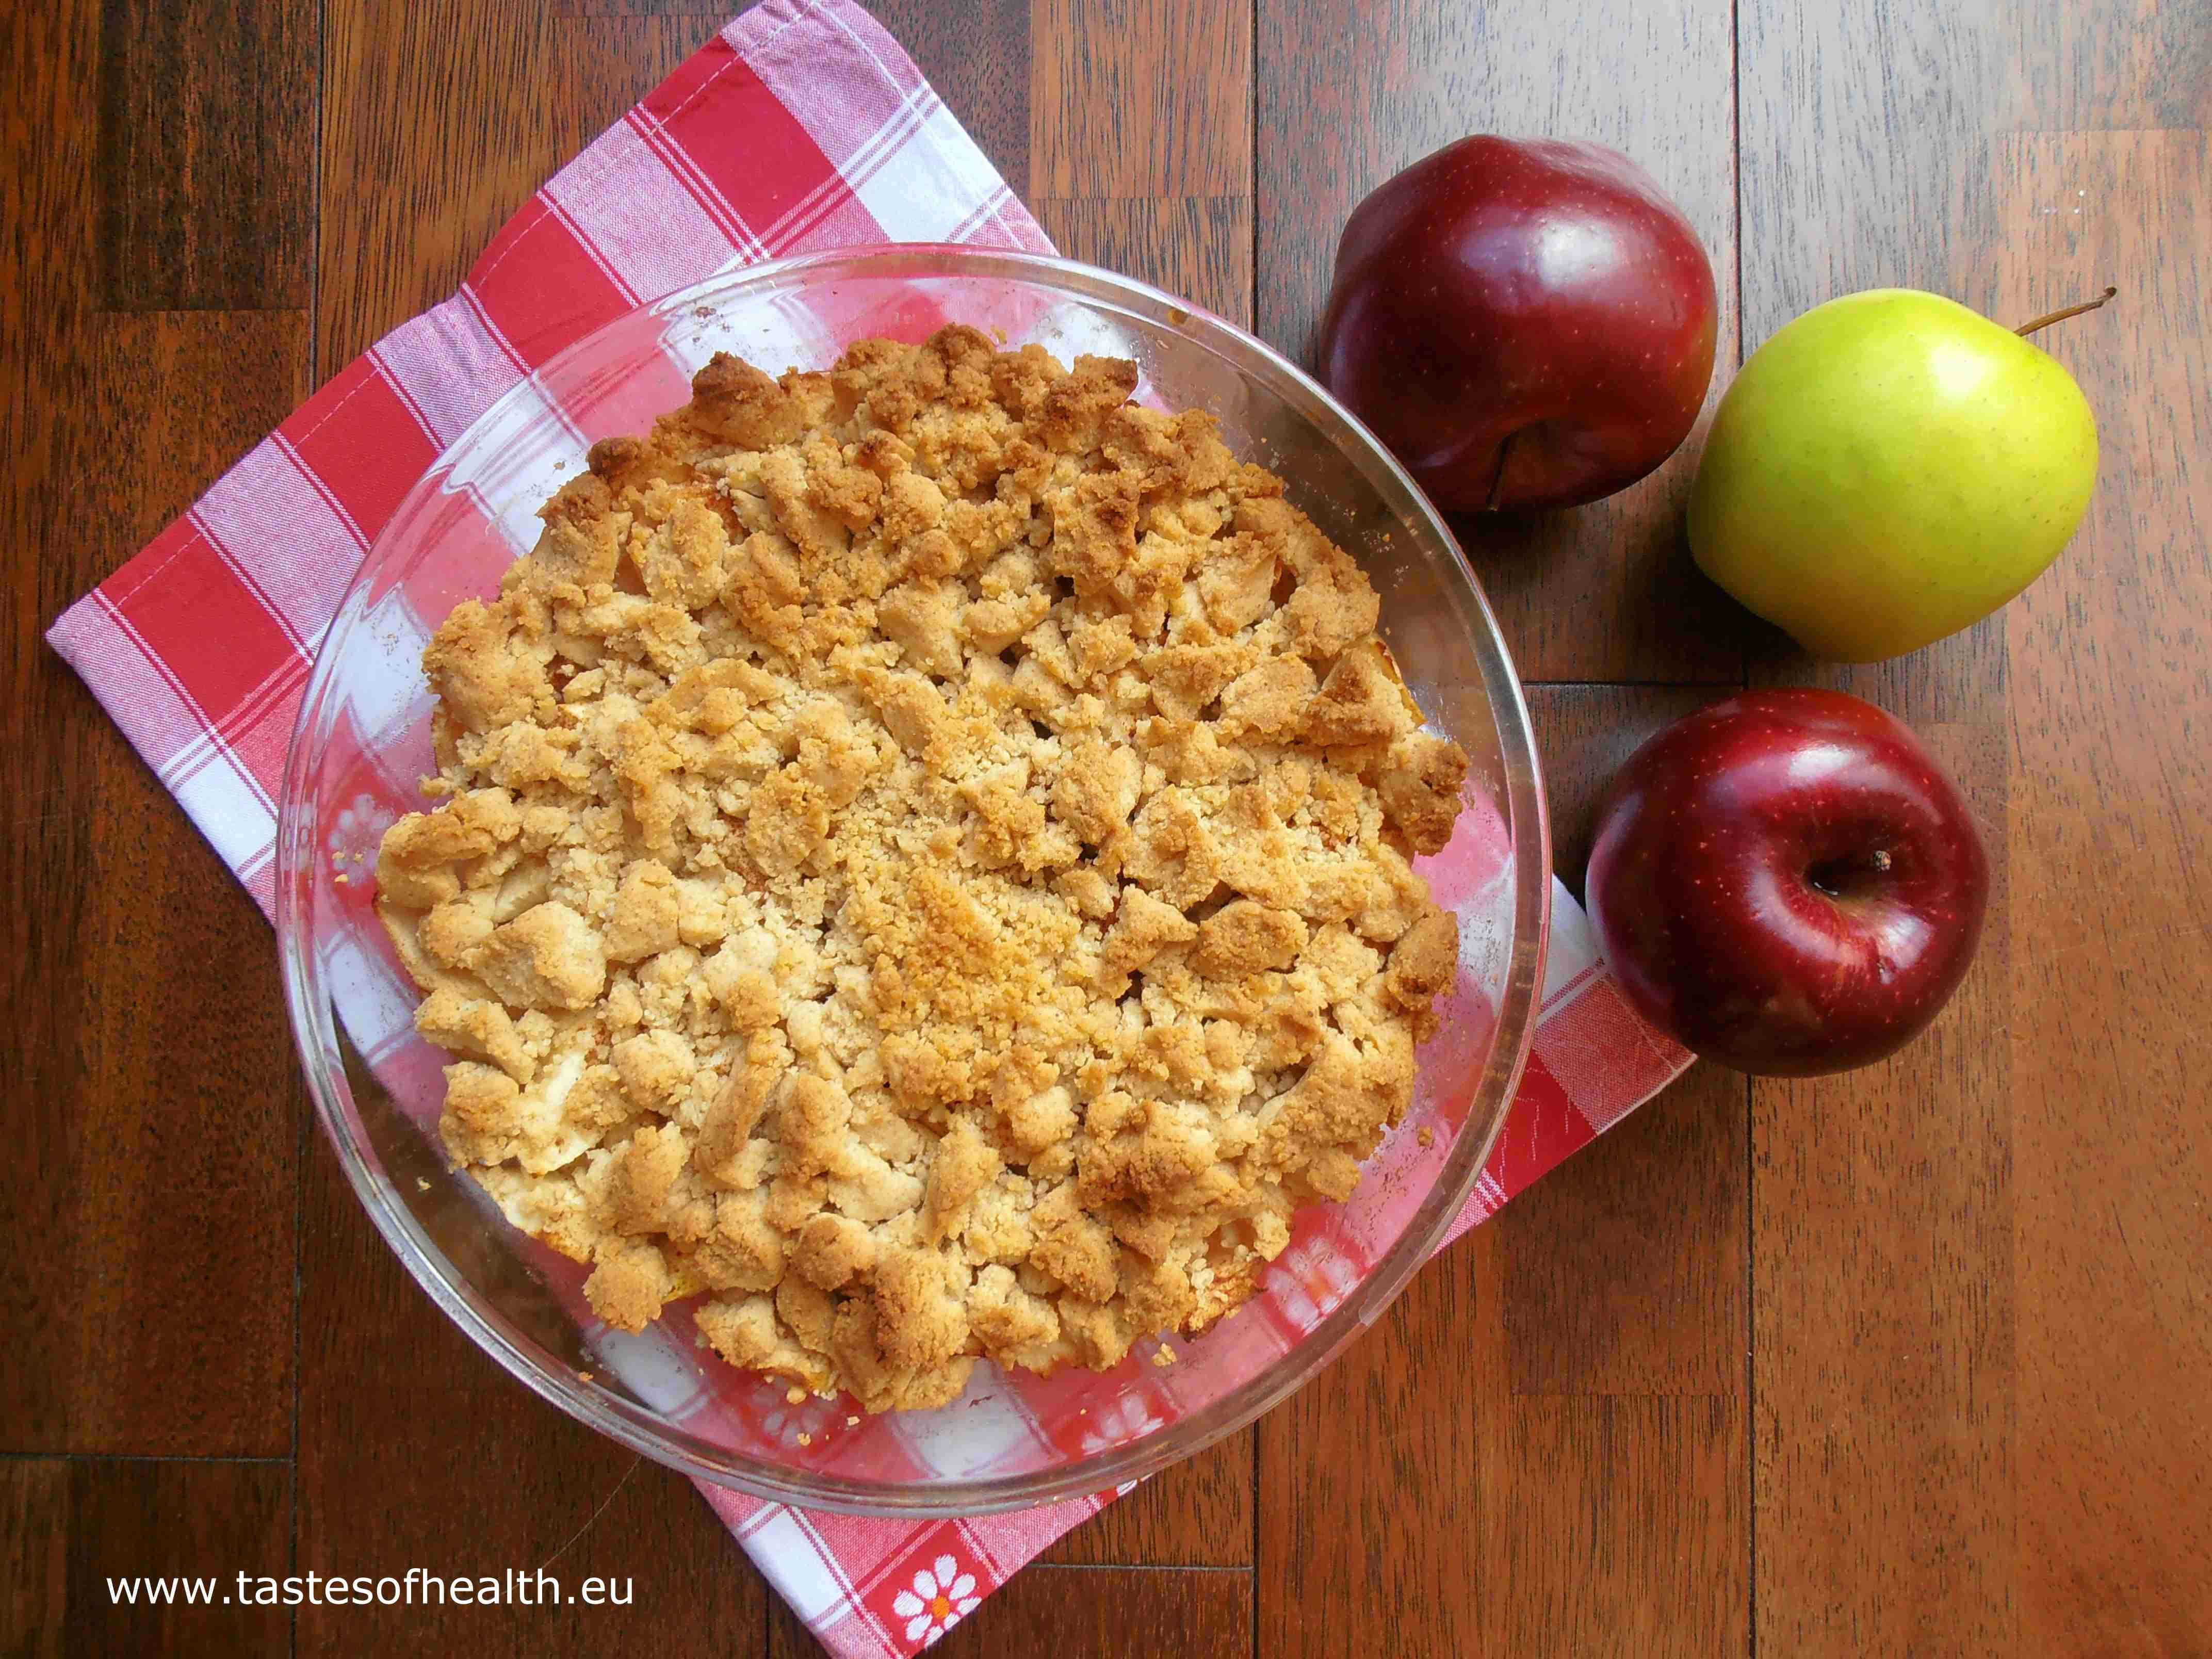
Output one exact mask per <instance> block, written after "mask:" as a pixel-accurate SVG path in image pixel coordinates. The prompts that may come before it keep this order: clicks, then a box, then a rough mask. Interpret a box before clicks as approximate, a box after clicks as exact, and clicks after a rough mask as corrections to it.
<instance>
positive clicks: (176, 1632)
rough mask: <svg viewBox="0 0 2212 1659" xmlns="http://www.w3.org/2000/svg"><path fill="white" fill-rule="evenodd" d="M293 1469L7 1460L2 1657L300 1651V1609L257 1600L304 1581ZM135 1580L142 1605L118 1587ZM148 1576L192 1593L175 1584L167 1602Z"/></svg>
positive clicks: (244, 1658) (1, 1507)
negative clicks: (268, 1590) (294, 1549)
mask: <svg viewBox="0 0 2212 1659" xmlns="http://www.w3.org/2000/svg"><path fill="white" fill-rule="evenodd" d="M291 1543H292V1497H291V1471H290V1470H289V1468H286V1467H285V1466H284V1465H283V1464H282V1463H276V1462H190V1461H182V1462H180V1461H177V1460H173V1459H168V1458H152V1459H137V1458H133V1459H128V1460H124V1461H120V1462H118V1461H112V1460H109V1459H105V1458H100V1459H93V1458H76V1459H70V1460H67V1461H63V1460H59V1459H48V1458H19V1459H10V1460H9V1461H8V1462H0V1570H4V1572H5V1583H7V1586H8V1593H7V1594H6V1595H0V1647H4V1648H5V1650H6V1651H7V1652H8V1653H9V1654H11V1655H22V1656H25V1659H30V1656H46V1655H55V1656H58V1655H62V1654H81V1653H97V1654H107V1653H117V1654H121V1653H158V1654H162V1655H170V1654H174V1655H177V1656H179V1659H191V1656H198V1655H206V1656H210V1659H213V1656H221V1659H231V1656H234V1655H235V1656H240V1659H250V1656H252V1655H257V1654H267V1655H271V1656H275V1655H278V1654H289V1653H290V1651H291V1650H292V1631H291V1613H290V1612H289V1609H287V1608H286V1607H283V1605H282V1604H281V1602H273V1603H270V1604H264V1605H253V1604H252V1601H253V1598H254V1597H255V1596H256V1595H257V1594H259V1593H261V1592H260V1589H259V1586H258V1584H257V1583H255V1582H254V1581H257V1580H260V1579H264V1578H266V1579H272V1580H276V1581H280V1582H281V1581H282V1580H283V1577H285V1576H286V1575H287V1574H288V1573H289V1571H291ZM241 1575H243V1577H245V1579H246V1583H245V1585H244V1587H243V1593H242V1594H241V1585H240V1577H241ZM125 1578H129V1579H137V1580H140V1581H142V1582H141V1584H140V1586H139V1589H138V1596H139V1599H137V1601H133V1600H131V1597H130V1595H129V1593H128V1592H127V1591H125V1590H124V1589H122V1588H121V1587H120V1586H119V1584H118V1583H117V1582H116V1581H118V1580H122V1579H125ZM148 1578H168V1579H172V1580H174V1579H177V1578H186V1579H190V1580H191V1581H192V1588H191V1589H185V1588H184V1587H182V1586H181V1585H174V1586H173V1587H172V1588H171V1589H169V1591H168V1594H169V1596H170V1598H171V1599H170V1600H169V1601H167V1602H166V1603H157V1602H156V1601H155V1600H154V1598H153V1597H152V1595H149V1594H148V1593H147V1591H146V1589H144V1587H143V1580H145V1579H148ZM278 1593H279V1594H280V1595H281V1591H279V1592H278ZM192 1597H197V1601H196V1603H195V1602H193V1601H190V1600H189V1599H188V1598H192Z"/></svg>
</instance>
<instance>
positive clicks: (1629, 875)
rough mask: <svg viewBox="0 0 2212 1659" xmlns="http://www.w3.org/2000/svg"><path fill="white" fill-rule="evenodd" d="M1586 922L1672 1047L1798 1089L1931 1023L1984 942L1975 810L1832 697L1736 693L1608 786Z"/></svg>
mask: <svg viewBox="0 0 2212 1659" xmlns="http://www.w3.org/2000/svg"><path fill="white" fill-rule="evenodd" d="M1587 892H1588V896H1589V915H1590V921H1591V923H1592V925H1593V926H1594V927H1595V928H1596V930H1597V936H1598V942H1599V944H1600V945H1601V948H1602V949H1603V950H1604V952H1605V956H1606V960H1607V963H1610V964H1611V966H1612V968H1613V974H1614V976H1615V977H1616V978H1617V979H1618V980H1619V981H1620V987H1621V990H1622V992H1623V993H1624V994H1626V996H1627V998H1628V1000H1629V1001H1630V1003H1631V1004H1632V1005H1633V1006H1635V1007H1636V1008H1637V1009H1638V1012H1641V1013H1643V1015H1644V1017H1645V1018H1647V1019H1649V1020H1650V1021H1651V1022H1652V1024H1655V1025H1657V1026H1658V1027H1659V1028H1660V1029H1661V1030H1665V1031H1667V1032H1669V1033H1671V1034H1672V1035H1673V1036H1674V1038H1675V1039H1676V1040H1677V1041H1678V1042H1680V1043H1681V1044H1682V1045H1683V1046H1684V1047H1685V1048H1689V1049H1690V1050H1692V1052H1694V1053H1696V1054H1703V1055H1705V1057H1706V1058H1707V1059H1710V1060H1718V1061H1719V1062H1720V1063H1721V1064H1723V1066H1735V1068H1736V1069H1737V1070H1739V1071H1744V1072H1756V1073H1766V1074H1769V1075H1774V1076H1785V1077H1809V1076H1814V1075H1817V1074H1819V1073H1824V1072H1840V1071H1844V1070H1847V1069H1848V1068H1850V1067H1851V1066H1864V1065H1866V1064H1868V1063H1869V1061H1872V1060H1880V1059H1881V1057H1882V1056H1883V1055H1885V1054H1888V1053H1890V1052H1891V1051H1892V1050H1893V1049H1895V1048H1899V1047H1900V1046H1902V1045H1903V1044H1904V1043H1905V1042H1908V1041H1910V1040H1911V1037H1912V1036H1914V1035H1915V1034H1916V1033H1917V1032H1918V1031H1919V1030H1921V1028H1922V1027H1923V1026H1925V1025H1926V1024H1928V1022H1929V1020H1931V1019H1933V1018H1935V1017H1936V1010H1937V1009H1939V1008H1941V1007H1942V1006H1943V1004H1944V1002H1945V1001H1946V1000H1948V998H1949V997H1950V994H1951V993H1952V992H1953V991H1954V989H1956V988H1957V987H1958V983H1959V981H1960V978H1961V977H1962V976H1963V975H1965V973H1966V964H1967V963H1969V962H1970V961H1971V960H1972V957H1973V954H1974V945H1975V942H1976V941H1977V940H1978V939H1979V938H1980V936H1981V929H1982V913H1983V909H1984V906H1985V905H1986V903H1987V902H1988V898H1989V866H1988V862H1987V860H1986V859H1985V858H1984V854H1983V852H1982V842H1981V837H1980V836H1978V834H1976V832H1975V829H1974V820H1973V816H1972V813H1971V812H1970V811H1968V810H1967V807H1966V802H1965V800H1964V799H1961V798H1960V794H1959V791H1958V788H1957V787H1956V786H1955V785H1954V784H1953V783H1952V781H1951V780H1950V779H1949V777H1948V776H1947V775H1945V774H1944V771H1943V769H1942V766H1940V765H1939V764H1937V763H1936V757H1934V756H1933V755H1931V754H1929V751H1928V750H1927V748H1926V746H1925V745H1923V744H1922V743H1921V741H1920V739H1919V738H1917V737H1915V736H1914V735H1913V733H1912V732H1911V730H1910V729H1909V728H1908V727H1906V726H1905V725H1903V724H1902V723H1901V722H1899V720H1895V719H1894V718H1893V717H1892V716H1890V715H1888V714H1885V713H1883V712H1882V711H1881V709H1879V708H1875V706H1874V705H1873V704H1872V703H1870V702H1862V701H1860V700H1859V699H1858V698H1857V697H1852V696H1845V695H1844V693H1842V692H1840V691H1819V690H1771V691H1747V692H1744V693H1743V694H1741V696H1734V697H1730V698H1729V699H1727V700H1726V701H1724V702H1717V703H1715V704H1713V705H1712V706H1711V707H1710V708H1702V709H1699V711H1698V712H1697V713H1696V714H1692V715H1689V716H1688V717H1687V718H1686V719H1684V720H1678V721H1676V722H1675V723H1674V725H1673V726H1668V728H1667V729H1666V730H1665V731H1663V732H1661V733H1659V735H1658V736H1657V737H1656V738H1652V739H1651V741H1650V742H1649V743H1647V744H1644V747H1643V748H1641V749H1639V750H1637V751H1636V753H1635V754H1634V755H1632V757H1630V758H1629V760H1628V763H1627V764H1626V765H1625V766H1624V767H1622V768H1621V769H1620V773H1619V774H1618V775H1616V777H1615V778H1614V780H1613V786H1612V788H1611V791H1610V792H1609V793H1608V795H1607V802H1606V805H1605V806H1604V808H1603V810H1602V811H1601V815H1600V817H1599V822H1598V832H1597V841H1596V843H1595V846H1594V847H1593V848H1592V849H1591V852H1590V860H1589V883H1588V888H1587Z"/></svg>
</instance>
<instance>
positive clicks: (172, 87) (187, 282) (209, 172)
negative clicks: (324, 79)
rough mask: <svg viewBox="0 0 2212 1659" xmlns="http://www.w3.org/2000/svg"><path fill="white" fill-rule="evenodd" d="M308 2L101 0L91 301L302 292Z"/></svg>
mask: <svg viewBox="0 0 2212 1659" xmlns="http://www.w3.org/2000/svg"><path fill="white" fill-rule="evenodd" d="M318 50H319V41H318V39H317V21H316V8H315V6H314V4H313V0H259V3H249V0H104V3H103V4H102V6H101V9H100V155H99V163H98V167H97V172H96V176H97V179H98V184H99V191H100V287H99V293H100V304H101V305H102V306H103V307H106V308H108V309H111V310H119V311H185V310H192V311H255V310H267V309H271V308H278V307H299V306H304V305H306V304H307V292H308V260H309V255H310V252H311V249H312V246H313V188H314V171H313V168H314V116H315V74H316V59H317V54H318Z"/></svg>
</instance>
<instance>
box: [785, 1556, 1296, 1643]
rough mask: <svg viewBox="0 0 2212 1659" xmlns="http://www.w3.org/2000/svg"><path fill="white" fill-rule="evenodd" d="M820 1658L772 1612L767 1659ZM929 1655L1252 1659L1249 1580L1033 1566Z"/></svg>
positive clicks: (1239, 1575)
mask: <svg viewBox="0 0 2212 1659" xmlns="http://www.w3.org/2000/svg"><path fill="white" fill-rule="evenodd" d="M821 1651H822V1650H821V1647H820V1645H819V1644H817V1643H816V1641H815V1640H814V1638H812V1637H811V1636H809V1635H808V1634H807V1633H806V1630H805V1626H802V1625H800V1624H799V1621H798V1620H796V1619H794V1618H793V1617H792V1615H791V1613H790V1610H789V1609H788V1608H787V1607H784V1606H783V1605H782V1604H781V1602H779V1603H777V1604H776V1606H775V1609H774V1612H773V1614H772V1616H771V1618H770V1620H769V1647H768V1653H769V1659H817V1656H819V1655H820V1653H821ZM929 1651H930V1654H931V1656H932V1659H939V1656H941V1659H1031V1656H1044V1655H1050V1656H1052V1659H1134V1656H1138V1655H1155V1654H1157V1655H1163V1656H1167V1655H1172V1656H1174V1659H1250V1656H1251V1655H1252V1653H1253V1651H1254V1649H1253V1645H1252V1578H1251V1575H1250V1574H1249V1573H1245V1572H1229V1571H1211V1572H1191V1571H1184V1572H1176V1571H1161V1570H1158V1569H1154V1568H1144V1567H1053V1566H1046V1565H1042V1563H1040V1564H1038V1565H1035V1566H1031V1567H1030V1568H1028V1569H1027V1570H1026V1571H1024V1572H1023V1573H1022V1574H1021V1576H1020V1577H1018V1578H1016V1579H1014V1580H1013V1582H1012V1583H1009V1584H1007V1585H1006V1587H1005V1588H1004V1589H1001V1590H1000V1591H999V1593H998V1594H997V1595H994V1596H992V1597H991V1599H990V1600H989V1601H986V1602H985V1603H984V1604H983V1605H982V1606H981V1607H979V1608H977V1609H976V1610H975V1612H974V1613H971V1614H969V1616H968V1617H967V1618H966V1619H964V1620H962V1621H961V1622H960V1623H959V1624H958V1625H957V1626H955V1627H954V1628H953V1629H952V1630H951V1631H950V1632H947V1633H946V1635H945V1638H944V1639H943V1640H941V1641H940V1642H939V1643H938V1644H937V1645H936V1646H934V1647H933V1648H931V1649H930V1650H929Z"/></svg>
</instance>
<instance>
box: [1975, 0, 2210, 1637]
mask: <svg viewBox="0 0 2212 1659" xmlns="http://www.w3.org/2000/svg"><path fill="white" fill-rule="evenodd" d="M2198 22H2199V33H2198V37H2197V38H2198V40H2199V41H2200V42H2201V41H2202V40H2203V38H2204V36H2205V34H2206V33H2208V32H2212V31H2207V30H2206V29H2205V27H2204V19H2203V13H2202V11H2201V9H2200V11H2199V13H2198ZM1997 154H1998V158H1999V166H2000V169H2001V173H2000V176H2001V177H2002V179H2004V181H2005V183H2004V185H2003V188H2002V212H2003V216H2004V217H2005V219H2006V221H2007V222H2008V223H2011V224H2015V225H2018V226H2021V227H2022V233H2021V240H2020V243H2019V246H2017V247H2016V248H2015V249H2014V250H2012V251H2011V252H2009V253H2008V258H2007V259H2006V261H2005V264H2004V267H2003V270H2002V277H2001V281H2000V283H1999V287H1998V290H1997V295H1996V299H1997V302H1998V303H1999V304H2001V305H2002V306H2004V307H2006V308H2007V310H2008V311H2009V309H2010V308H2011V307H2015V306H2027V305H2034V304H2038V303H2039V302H2040V301H2041V300H2042V298H2043V296H2044V295H2047V294H2051V293H2054V292H2063V291H2067V290H2068V289H2070V288H2071V287H2072V286H2073V285H2074V284H2075V283H2081V282H2083V281H2086V280H2089V279H2091V277H2092V276H2093V273H2097V272H2101V271H2109V272H2112V273H2114V275H2113V276H2112V280H2115V281H2118V282H2122V283H2125V284H2126V285H2127V293H2128V295H2129V296H2130V303H2129V305H2128V306H2127V307H2126V309H2125V310H2124V311H2120V312H2117V313H2114V314H2113V315H2112V318H2111V319H2110V321H2109V324H2108V325H2107V327H2106V329H2105V330H2103V331H2099V332H2097V333H2095V334H2091V333H2089V332H2087V331H2083V332H2080V333H2075V334H2071V335H2069V336H2067V337H2063V338H2057V337H2054V338H2053V339H2052V341H2051V349H2053V350H2055V351H2056V352H2057V354H2058V355H2059V356H2060V357H2061V358H2062V359H2063V361H2064V362H2066V363H2067V365H2068V366H2069V368H2072V369H2073V370H2074V372H2075V374H2077V375H2079V376H2080V377H2081V382H2082V386H2083V388H2084V390H2086V391H2087V392H2088V394H2089V398H2090V401H2091V403H2092V404H2094V405H2095V407H2096V409H2097V410H2098V413H2099V418H2100V428H2101V433H2100V435H2101V437H2102V441H2103V444H2104V451H2105V459H2104V465H2103V466H2102V468H2101V470H2100V479H2099V485H2098V494H2097V496H2096V498H2095V499H2094V501H2093V502H2092V503H2091V506H2090V509H2089V520H2088V523H2087V526H2086V527H2085V529H2084V530H2083V532H2082V533H2081V536H2080V537H2079V538H2076V540H2075V544H2074V545H2073V546H2072V547H2071V548H2069V550H2068V551H2067V552H2066V554H2065V555H2064V556H2063V558H2061V559H2060V561H2059V562H2058V563H2057V566H2056V567H2055V568H2053V569H2052V570H2051V573H2050V574H2048V575H2046V576H2045V578H2044V579H2043V580H2041V581H2039V582H2038V583H2037V584H2036V585H2035V586H2033V587H2032V588H2030V589H2029V590H2028V592H2027V594H2025V595H2023V596H2022V598H2021V599H2020V600H2019V601H2018V602H2016V603H2015V605H2013V606H2012V607H2011V608H2010V609H2009V610H2008V611H2006V612H2005V613H2004V615H2003V617H2002V624H2003V627H2004V629H2005V635H2006V643H2007V646H2008V650H2009V652H2010V653H2011V659H2012V663H2013V676H2012V685H2011V697H2010V714H2011V720H2010V738H2011V743H2012V756H2011V770H2010V790H2009V794H2008V802H2007V805H2008V812H2009V827H2010V831H2011V850H2012V904H2011V916H2010V927H2011V931H2012V951H2011V960H2010V964H2009V965H2010V969H2011V972H2010V977H2009V982H2008V983H2006V982H2005V981H2000V988H1999V994H2001V995H2002V994H2009V1010H2008V1012H2009V1020H2008V1027H2009V1029H2008V1030H2006V1031H2005V1032H2004V1033H2003V1036H2002V1041H2003V1042H2004V1043H2005V1052H2006V1059H2007V1061H2008V1066H2009V1071H2010V1084H2011V1090H2010V1097H2011V1100H2012V1102H2013V1103H2014V1104H2013V1108H2012V1111H2011V1114H2010V1116H2011V1140H2012V1161H2013V1167H2012V1189H2013V1200H2014V1212H2013V1217H2012V1231H2013V1237H2014V1241H2015V1243H2014V1249H2015V1259H2014V1265H2015V1330H2016V1355H2017V1357H2016V1361H2015V1370H2016V1375H2017V1377H2018V1379H2019V1384H2018V1394H2017V1404H2016V1412H2017V1417H2016V1422H2015V1449H2014V1455H2013V1472H2014V1478H2015V1482H2016V1485H2017V1490H2018V1493H2019V1497H2018V1504H2017V1508H2018V1515H2019V1528H2020V1530H2019V1546H2018V1547H2019V1556H2020V1560H2019V1578H2018V1588H2017V1590H2016V1592H2015V1597H2016V1603H2017V1609H2018V1620H2019V1626H2020V1629H2021V1648H2022V1649H2023V1650H2033V1651H2042V1652H2047V1653H2063V1654H2076V1653H2080V1654H2104V1653H2121V1652H2129V1653H2169V1654H2180V1653H2195V1652H2212V1417H2208V1414H2207V1413H2206V1411H2205V1401H2206V1378H2207V1377H2208V1376H2212V1279H2208V1276H2207V1273H2206V1271H2205V1268H2206V1264H2207V1261H2208V1259H2212V1243H2208V1241H2212V1220H2208V1218H2212V1158H2208V1157H2207V1156H2206V1152H2207V1147H2208V1145H2212V1133H2208V1131H2212V1124H2208V1113H2209V1112H2212V1027H2208V1024H2207V1021H2206V1019H2205V1018H2204V1010H2205V1009H2206V1008H2207V1007H2208V1006H2212V889H2208V885H2207V882H2206V866H2205V861H2204V854H2203V847H2204V840H2205V828H2204V826H2205V825H2206V824H2207V823H2212V759H2208V757H2207V754H2206V750H2205V747H2204V744H2203V732H2205V730H2206V729H2207V726H2208V722H2212V664H2208V659H2207V657H2206V653H2205V650H2204V638H2203V628H2204V619H2205V618H2206V617H2208V616H2212V507H2208V502H2212V371H2208V368H2207V366H2206V360H2205V354H2204V351H2203V349H2202V344H2201V343H2202V342H2203V341H2204V340H2205V339H2206V338H2207V337H2208V336H2212V279H2208V275H2207V273H2208V272H2212V205H2208V202H2209V201H2212V139H2208V137H2207V136H2206V134H2204V133H2203V132H2193V133H2173V132H2115V133H2085V134H2052V135H2041V134H2021V135H2017V136H2010V137H2006V138H2004V139H2002V140H2001V141H2000V143H1999V145H1998V150H1997ZM2069 207H2079V208H2080V209H2081V211H2080V212H2079V213H2078V214H2076V213H2075V212H2072V211H2069V210H2068V209H2069ZM2052 208H2057V209H2059V211H2056V212H2053V211H2047V210H2050V209H2052ZM2055 333H2056V331H2054V335H2055ZM2182 342H2196V343H2198V344H2197V345H2196V346H2195V347H2193V348H2192V347H2184V346H2182V345H2181V343H2182ZM1995 966H1996V968H1997V969H1998V970H1999V971H2002V963H2000V964H1995ZM1983 971H1988V970H1983ZM1995 1034H1996V1027H1995V1023H1994V1022H1993V1023H1992V1035H1993V1036H1994V1035H1995Z"/></svg>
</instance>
